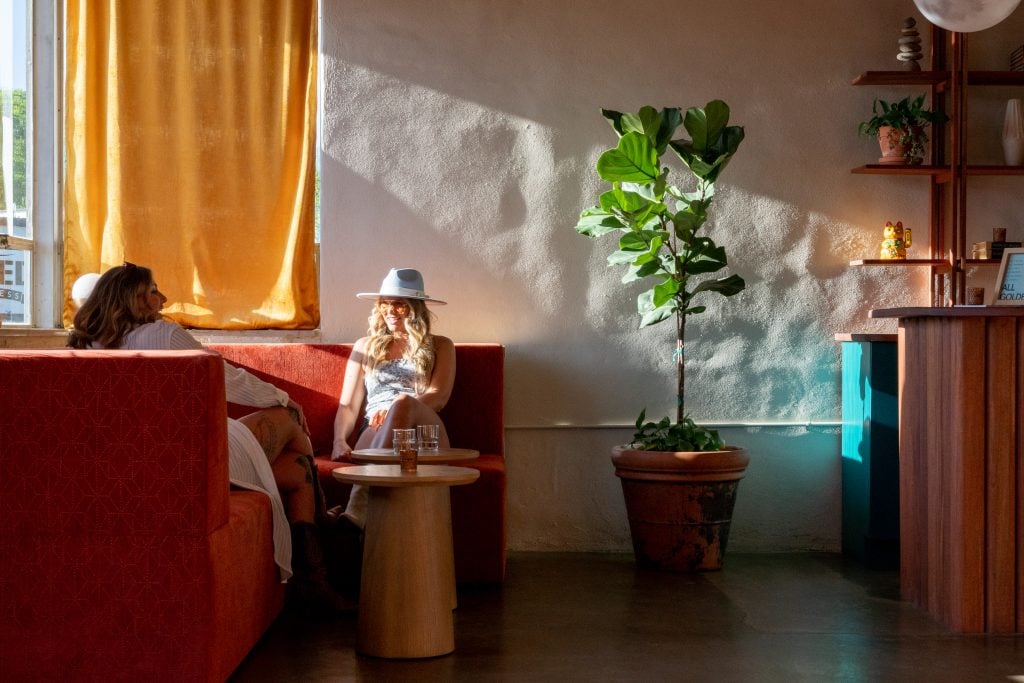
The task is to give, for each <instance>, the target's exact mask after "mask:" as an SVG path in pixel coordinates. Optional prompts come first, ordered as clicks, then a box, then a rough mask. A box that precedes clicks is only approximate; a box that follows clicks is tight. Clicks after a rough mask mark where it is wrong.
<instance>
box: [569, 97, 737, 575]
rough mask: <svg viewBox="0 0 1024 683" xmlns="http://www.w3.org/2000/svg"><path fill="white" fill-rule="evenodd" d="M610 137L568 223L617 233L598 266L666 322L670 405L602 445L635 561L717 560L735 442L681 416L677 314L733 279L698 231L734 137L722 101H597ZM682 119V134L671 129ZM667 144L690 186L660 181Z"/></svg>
mask: <svg viewBox="0 0 1024 683" xmlns="http://www.w3.org/2000/svg"><path fill="white" fill-rule="evenodd" d="M601 113H602V114H603V115H604V117H605V118H606V119H607V120H608V121H609V123H611V125H612V128H614V129H615V132H616V133H617V134H618V135H619V142H618V145H617V146H616V147H615V148H614V149H609V150H607V151H605V152H604V153H603V154H601V156H600V158H599V159H598V161H597V173H598V175H599V176H600V177H601V178H602V179H603V180H606V181H608V182H610V183H611V184H612V186H611V189H610V190H608V191H606V192H604V193H602V194H601V195H600V198H599V206H595V207H591V208H589V209H586V210H584V211H583V212H582V213H581V214H580V219H579V223H578V224H577V225H576V230H577V231H578V232H580V233H581V234H583V235H586V236H588V237H600V236H602V235H606V234H608V233H613V232H615V233H619V239H618V248H617V249H616V250H615V251H614V252H613V253H612V254H611V255H610V256H609V257H608V262H609V265H611V266H619V265H622V266H625V268H626V273H625V275H624V276H623V278H622V281H623V283H625V284H631V283H633V282H636V281H643V282H644V283H645V284H646V285H649V288H647V289H645V290H644V291H642V293H641V294H640V295H639V297H638V299H637V307H638V312H639V315H640V326H641V327H644V326H647V325H654V324H657V323H660V322H663V321H665V320H670V319H671V320H674V321H675V323H676V325H675V327H676V344H675V353H674V354H673V362H674V364H675V366H676V378H677V389H676V415H675V419H674V420H671V419H670V418H669V417H665V418H663V419H661V420H660V421H658V422H648V421H646V409H645V410H643V411H641V412H640V416H639V417H638V418H637V420H636V433H635V434H634V436H633V441H632V442H631V443H629V444H627V445H625V446H617V447H616V448H614V449H613V451H612V462H613V463H614V465H615V469H616V475H617V476H618V477H619V478H620V481H621V483H622V491H623V495H624V497H625V501H626V512H627V516H628V517H629V525H630V533H631V534H632V539H633V550H634V553H635V555H636V558H637V562H638V563H639V564H640V565H642V566H650V567H656V568H661V569H669V570H675V571H704V570H715V569H720V568H721V566H722V555H723V553H724V551H725V546H726V543H727V541H728V537H729V525H730V522H731V518H732V509H733V505H734V503H735V499H736V488H737V485H738V483H739V480H740V479H741V478H742V477H743V475H744V473H745V471H746V466H747V463H748V461H749V458H748V456H747V453H746V450H744V449H742V448H737V447H734V446H726V445H725V444H724V443H723V442H722V440H721V438H720V437H719V435H718V432H717V431H715V430H713V429H708V428H706V427H702V426H700V425H697V424H695V423H694V422H693V420H691V419H690V418H689V417H688V416H687V414H686V403H685V393H684V387H685V362H684V361H685V357H684V343H685V332H686V321H687V318H688V317H689V316H691V315H697V314H700V313H702V312H704V310H705V306H704V305H703V304H702V303H698V300H699V299H703V297H704V295H708V294H714V293H717V294H722V295H724V296H733V295H735V294H738V293H739V292H741V291H742V290H743V288H744V287H745V283H744V282H743V278H741V277H740V276H739V275H735V274H734V275H729V276H728V277H721V278H719V277H713V276H712V274H713V273H718V272H719V271H721V270H722V269H724V268H725V267H726V265H727V261H726V255H725V249H724V248H723V247H720V246H718V245H716V244H715V243H714V241H713V240H712V239H711V238H710V237H708V236H707V235H705V234H703V233H702V232H701V229H702V228H703V227H704V224H705V223H706V221H707V218H708V210H709V209H710V208H711V204H712V201H713V200H714V196H715V181H717V180H718V177H719V175H720V174H721V173H722V171H723V170H724V169H725V167H726V165H727V164H728V163H729V160H730V159H732V157H733V155H734V154H735V153H736V150H737V148H738V147H739V145H740V142H742V141H743V128H741V127H739V126H730V125H728V124H729V107H728V105H727V104H726V103H725V102H722V101H720V100H714V101H712V102H709V103H708V104H707V105H705V106H704V108H698V107H692V108H690V109H688V110H686V113H685V115H684V114H683V113H681V111H680V109H679V108H675V107H668V108H664V109H662V110H660V111H658V110H656V109H655V108H653V107H643V108H642V109H640V111H639V112H637V113H627V114H623V113H620V112H617V111H609V110H602V111H601ZM680 125H682V126H683V128H684V129H685V130H686V132H687V133H688V134H689V136H690V138H689V139H685V138H679V139H673V136H674V135H675V132H676V130H677V129H678V128H679V126H680ZM669 149H671V150H672V151H673V152H674V153H675V155H677V156H678V157H679V159H680V160H681V161H682V163H683V165H684V166H685V167H686V168H687V169H688V170H689V172H690V175H691V176H692V180H694V181H695V188H694V189H693V190H692V191H689V192H684V191H682V190H680V189H679V188H678V187H676V186H674V185H672V184H670V183H669V172H670V171H669V169H668V168H667V167H664V168H663V167H662V164H661V159H662V156H663V155H664V154H665V153H666V152H667V151H668V150H669Z"/></svg>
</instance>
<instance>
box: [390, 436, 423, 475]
mask: <svg viewBox="0 0 1024 683" xmlns="http://www.w3.org/2000/svg"><path fill="white" fill-rule="evenodd" d="M392 443H393V445H392V449H393V450H394V452H395V454H396V455H397V456H398V464H399V466H400V467H401V469H402V471H403V472H415V471H416V458H417V455H418V453H417V452H416V430H415V429H395V430H393V431H392Z"/></svg>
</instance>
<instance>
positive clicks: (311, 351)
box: [209, 344, 505, 583]
mask: <svg viewBox="0 0 1024 683" xmlns="http://www.w3.org/2000/svg"><path fill="white" fill-rule="evenodd" d="M209 348H210V349H212V350H215V351H218V352H220V353H221V354H222V355H223V356H224V358H225V359H226V360H228V361H229V362H231V363H233V364H235V365H238V366H240V367H244V368H246V369H247V370H249V371H250V372H252V373H253V374H255V375H257V376H258V377H261V378H263V379H265V380H267V381H269V382H272V383H273V384H275V385H276V386H278V387H280V388H282V389H284V390H285V391H287V392H288V394H289V395H290V396H291V397H292V398H293V399H294V400H295V401H296V402H298V403H299V404H300V405H302V407H303V410H304V412H305V414H306V419H307V421H308V423H309V427H310V432H311V434H312V440H313V449H314V451H315V453H316V455H317V458H316V461H317V467H318V469H319V472H320V481H321V483H322V484H323V487H324V491H325V494H326V496H327V498H328V504H329V505H334V504H341V503H344V502H345V501H346V500H348V490H349V488H348V486H346V485H343V484H341V483H339V482H338V481H337V480H335V479H334V477H333V476H332V475H331V471H332V470H334V469H335V468H337V467H342V466H345V465H349V464H351V463H348V462H334V461H332V460H331V459H330V453H331V446H332V444H333V441H334V416H335V413H336V411H337V408H338V396H339V395H340V394H341V387H342V384H343V383H344V379H345V363H346V361H347V360H348V356H349V354H350V353H351V351H352V345H351V344H210V345H209ZM504 367H505V349H504V347H503V346H501V345H500V344H456V345H455V387H454V389H453V391H452V396H451V398H450V399H449V401H448V405H446V406H445V408H444V410H442V411H441V419H443V420H444V424H445V427H446V428H447V430H448V435H449V438H450V439H451V443H452V445H453V446H458V447H461V448H475V449H476V450H478V451H480V453H481V455H480V458H479V459H478V460H474V461H471V462H469V463H466V464H465V466H467V467H474V468H476V469H478V470H480V478H479V479H478V480H477V481H476V482H474V483H473V484H470V485H468V486H455V487H452V491H451V499H452V534H453V543H454V547H455V575H456V578H457V580H458V581H459V582H461V583H494V582H500V581H502V580H503V579H504V577H505V429H504ZM228 410H229V413H230V414H231V415H232V416H240V415H243V414H245V413H246V412H248V411H251V410H252V409H251V408H242V407H240V406H229V408H228ZM460 464H462V463H460Z"/></svg>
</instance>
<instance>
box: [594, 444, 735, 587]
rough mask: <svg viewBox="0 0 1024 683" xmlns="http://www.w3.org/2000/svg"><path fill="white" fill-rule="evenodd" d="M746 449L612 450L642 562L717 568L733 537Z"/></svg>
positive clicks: (638, 558) (643, 564)
mask: <svg viewBox="0 0 1024 683" xmlns="http://www.w3.org/2000/svg"><path fill="white" fill-rule="evenodd" d="M749 461H750V458H749V457H748V455H747V451H746V449H743V448H736V447H733V446H728V447H727V448H726V450H721V451H707V452H700V453H688V452H680V453H670V452H661V451H638V450H634V449H632V448H626V447H625V446H616V447H615V448H614V449H613V450H612V463H613V464H614V465H615V474H616V476H618V477H619V479H620V481H621V483H622V494H623V496H624V498H625V500H626V515H627V516H628V517H629V530H630V533H631V535H632V537H633V553H634V554H635V556H636V561H637V564H638V565H640V566H641V567H649V568H655V569H664V570H668V571H676V572H698V571H716V570H719V569H721V568H722V556H723V555H724V554H725V547H726V544H727V543H728V541H729V526H730V523H731V521H732V510H733V506H734V505H735V503H736V488H737V487H738V486H739V480H740V479H742V478H743V475H744V474H745V473H746V469H747V463H748V462H749Z"/></svg>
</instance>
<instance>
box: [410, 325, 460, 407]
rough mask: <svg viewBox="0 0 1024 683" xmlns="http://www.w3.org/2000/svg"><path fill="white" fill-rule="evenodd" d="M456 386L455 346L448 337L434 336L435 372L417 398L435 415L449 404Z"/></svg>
mask: <svg viewBox="0 0 1024 683" xmlns="http://www.w3.org/2000/svg"><path fill="white" fill-rule="evenodd" d="M454 385H455V344H453V343H452V340H451V339H449V338H448V337H439V336H437V335H434V371H433V373H432V374H431V375H430V385H429V386H428V387H427V389H426V391H424V392H423V393H421V394H418V395H417V396H416V398H418V399H419V400H420V401H422V402H423V404H424V405H426V406H427V407H429V408H430V409H431V410H433V411H434V412H435V413H439V412H441V409H442V408H444V407H445V404H447V403H448V399H449V398H451V395H452V387H453V386H454Z"/></svg>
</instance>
